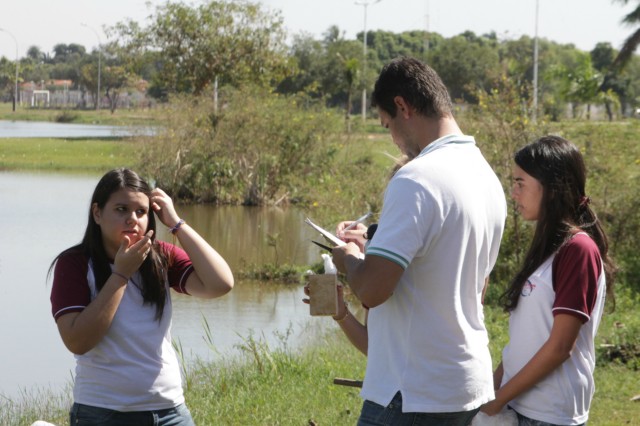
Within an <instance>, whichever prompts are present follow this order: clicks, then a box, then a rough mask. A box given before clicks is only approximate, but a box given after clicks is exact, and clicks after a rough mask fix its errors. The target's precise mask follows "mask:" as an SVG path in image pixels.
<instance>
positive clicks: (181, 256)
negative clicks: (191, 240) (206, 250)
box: [157, 240, 193, 294]
mask: <svg viewBox="0 0 640 426" xmlns="http://www.w3.org/2000/svg"><path fill="white" fill-rule="evenodd" d="M157 242H158V244H159V245H160V249H161V250H163V251H164V252H165V254H166V255H167V256H168V259H169V270H168V271H167V276H168V277H169V286H171V288H173V289H174V290H175V291H177V292H179V293H184V294H189V293H188V292H187V288H186V285H187V278H189V276H190V275H191V273H192V272H193V264H192V263H191V259H189V255H188V254H187V252H186V251H184V250H183V249H181V248H180V247H178V246H175V245H173V244H169V243H166V242H164V241H160V240H157Z"/></svg>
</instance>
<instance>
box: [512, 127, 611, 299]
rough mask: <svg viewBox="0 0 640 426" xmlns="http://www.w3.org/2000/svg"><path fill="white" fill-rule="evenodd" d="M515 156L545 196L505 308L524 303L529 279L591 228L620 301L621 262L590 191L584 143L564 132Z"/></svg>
mask: <svg viewBox="0 0 640 426" xmlns="http://www.w3.org/2000/svg"><path fill="white" fill-rule="evenodd" d="M514 161H515V163H516V164H517V165H518V167H520V168H521V169H522V170H524V171H525V172H526V173H527V174H528V175H530V176H532V177H533V178H535V179H537V180H538V181H539V182H540V184H541V185H542V201H541V202H540V215H539V217H538V221H537V224H536V228H535V233H534V235H533V240H532V241H531V246H530V247H529V250H528V251H527V254H526V256H525V259H524V263H523V265H522V267H521V268H520V270H519V271H518V273H517V274H516V276H515V277H514V278H513V280H511V283H510V284H509V287H508V289H507V290H506V291H505V293H504V294H503V295H502V297H501V301H502V303H503V305H504V308H505V310H507V311H511V310H513V309H515V308H516V306H518V300H519V298H520V294H521V293H522V288H523V286H524V284H525V282H526V280H527V279H528V278H529V277H530V276H531V274H532V273H533V272H535V270H536V269H538V267H539V266H540V265H541V264H542V263H543V262H544V261H545V260H547V259H548V258H549V256H551V255H552V254H553V253H555V252H556V251H557V250H558V249H559V248H560V246H562V245H563V244H564V243H565V242H566V241H567V240H569V239H570V238H571V236H572V235H574V234H575V233H576V232H577V231H578V230H580V231H583V232H586V233H587V234H588V235H589V236H590V237H591V238H592V239H593V241H594V242H595V243H596V245H597V246H598V249H599V251H600V256H601V257H602V261H603V263H604V270H605V273H606V276H607V293H608V295H609V299H610V300H612V301H614V297H613V279H614V273H615V266H614V264H613V261H612V260H611V258H610V257H609V255H608V252H609V243H608V240H607V236H606V234H605V232H604V230H603V229H602V225H601V224H600V221H599V220H598V217H597V216H596V214H595V212H594V211H593V210H592V208H591V205H590V201H591V200H590V199H589V198H588V197H587V196H586V194H585V184H586V178H587V177H586V168H585V165H584V160H583V158H582V154H580V151H579V150H578V148H577V147H576V146H575V145H574V144H572V143H571V142H569V141H567V140H566V139H563V138H561V137H559V136H544V137H542V138H540V139H538V140H537V141H535V142H533V143H531V144H529V145H527V146H525V147H524V148H521V149H520V150H519V151H518V152H516V153H515V155H514ZM614 303H615V302H614Z"/></svg>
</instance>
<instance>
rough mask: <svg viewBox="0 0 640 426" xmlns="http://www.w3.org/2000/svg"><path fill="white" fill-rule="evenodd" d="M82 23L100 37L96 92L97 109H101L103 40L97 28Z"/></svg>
mask: <svg viewBox="0 0 640 426" xmlns="http://www.w3.org/2000/svg"><path fill="white" fill-rule="evenodd" d="M80 25H82V26H83V27H87V28H89V29H90V30H91V31H93V33H94V34H95V35H96V38H97V39H98V93H97V94H96V111H97V110H99V109H100V79H101V74H102V64H101V63H100V62H101V61H100V56H101V54H102V42H101V40H100V35H99V34H98V32H97V31H96V30H95V29H93V28H92V27H90V26H89V25H87V24H80Z"/></svg>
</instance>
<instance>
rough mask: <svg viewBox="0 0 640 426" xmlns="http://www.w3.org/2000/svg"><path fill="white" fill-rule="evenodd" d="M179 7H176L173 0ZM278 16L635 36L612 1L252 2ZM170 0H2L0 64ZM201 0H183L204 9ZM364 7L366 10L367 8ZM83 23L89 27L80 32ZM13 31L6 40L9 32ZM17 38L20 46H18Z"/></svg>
mask: <svg viewBox="0 0 640 426" xmlns="http://www.w3.org/2000/svg"><path fill="white" fill-rule="evenodd" d="M172 1H177V0H172ZM253 1H254V2H255V1H259V2H260V3H262V5H263V6H264V7H265V9H267V10H270V11H280V13H281V16H282V18H283V20H284V25H285V27H286V28H287V30H288V31H289V33H290V34H296V33H300V32H306V33H308V34H311V35H313V36H315V37H317V38H321V37H322V35H323V34H324V33H325V32H326V30H327V29H328V28H329V27H330V26H332V25H336V26H338V28H340V30H342V31H344V34H345V36H346V38H347V39H354V38H355V36H356V34H357V33H358V32H361V31H363V30H364V27H365V10H366V27H367V31H371V30H385V31H392V32H396V33H399V32H402V31H406V30H429V31H433V32H437V33H439V34H441V35H443V36H445V37H451V36H454V35H457V34H460V33H462V32H464V31H466V30H471V31H473V32H475V33H476V34H478V35H482V34H485V33H488V32H491V31H495V32H496V34H497V35H498V38H499V39H501V40H502V39H517V38H519V37H520V36H522V35H529V36H531V37H533V36H534V35H535V27H536V3H537V4H538V7H539V13H538V20H537V22H538V36H539V37H541V38H546V39H548V40H552V41H555V42H558V43H572V44H574V45H575V46H576V47H578V48H579V49H582V50H585V51H589V50H591V49H593V47H594V46H595V45H596V43H598V42H602V41H606V42H610V43H611V44H612V45H613V47H615V48H616V49H619V48H620V47H621V46H622V43H623V42H624V40H625V38H626V36H628V35H629V34H631V32H632V31H633V30H634V29H633V28H630V27H628V26H624V25H622V24H621V19H622V17H623V16H624V15H625V14H626V13H628V12H629V11H630V10H632V8H633V6H634V4H636V3H635V2H633V1H632V2H630V4H629V5H627V6H623V5H621V4H620V3H614V2H613V1H612V0H253ZM165 2H166V0H109V1H106V0H56V1H51V0H2V3H1V5H0V29H3V30H5V31H4V32H2V31H0V57H1V56H6V57H7V58H9V59H11V60H14V59H15V57H16V42H17V48H18V56H19V57H23V56H25V54H26V51H27V49H28V48H29V47H30V46H34V45H35V46H38V47H39V48H40V49H41V50H42V51H44V52H51V51H52V50H53V46H54V45H56V44H58V43H64V44H70V43H78V44H81V45H83V46H85V47H86V48H87V50H92V49H94V48H96V47H97V46H98V43H99V40H100V41H101V42H103V43H104V42H105V41H106V40H107V38H106V35H105V33H104V28H105V27H109V26H112V25H114V24H116V23H117V22H121V21H124V20H126V19H132V20H134V21H137V22H139V23H141V24H142V23H144V22H145V21H146V18H147V17H148V16H149V15H150V14H152V13H153V12H154V11H155V7H156V6H157V5H160V4H164V3H165ZM201 2H202V0H200V1H197V0H194V1H186V2H185V3H187V4H199V3H201ZM362 3H367V6H364V5H363V4H362ZM83 24H84V25H83ZM7 31H8V33H7ZM14 39H15V41H14Z"/></svg>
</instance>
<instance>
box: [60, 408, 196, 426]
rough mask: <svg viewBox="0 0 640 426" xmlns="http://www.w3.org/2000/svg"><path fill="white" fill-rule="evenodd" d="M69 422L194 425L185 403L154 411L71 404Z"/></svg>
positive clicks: (97, 425)
mask: <svg viewBox="0 0 640 426" xmlns="http://www.w3.org/2000/svg"><path fill="white" fill-rule="evenodd" d="M69 424H70V425H72V426H74V425H78V426H195V425H194V423H193V419H192V418H191V413H190V412H189V409H188V408H187V406H186V405H184V404H180V405H178V406H177V407H174V408H168V409H166V410H156V411H129V412H122V411H115V410H109V409H107V408H100V407H92V406H90V405H83V404H73V406H72V407H71V412H70V413H69Z"/></svg>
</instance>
